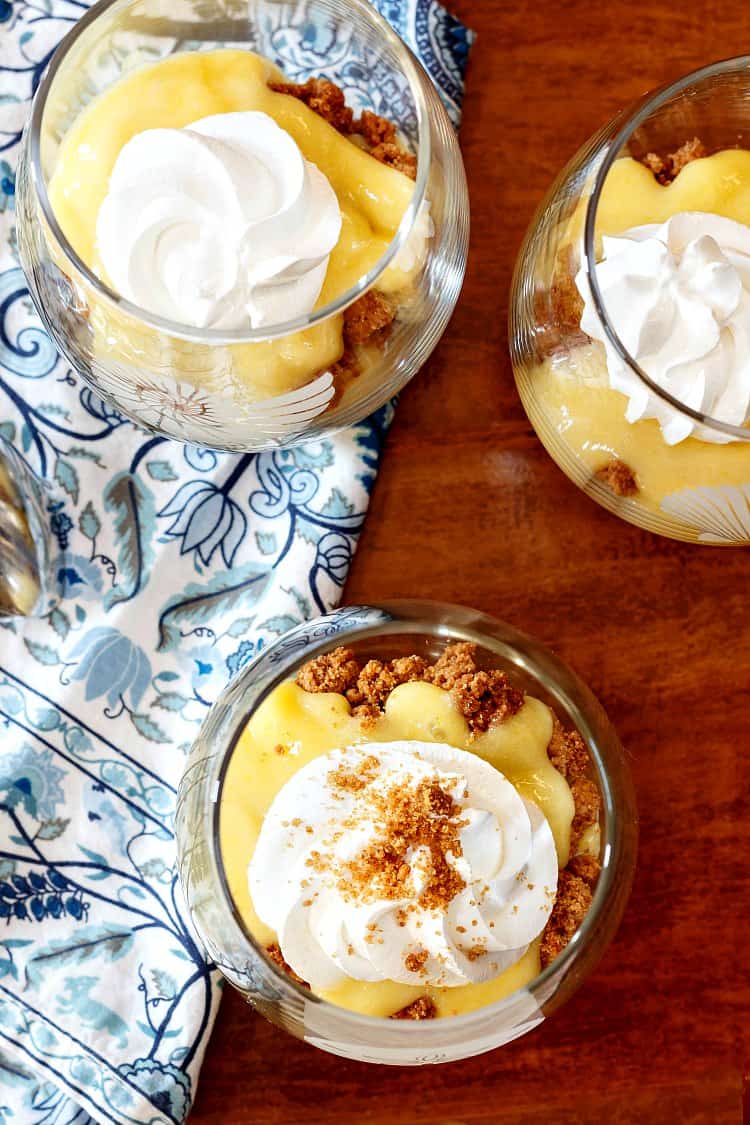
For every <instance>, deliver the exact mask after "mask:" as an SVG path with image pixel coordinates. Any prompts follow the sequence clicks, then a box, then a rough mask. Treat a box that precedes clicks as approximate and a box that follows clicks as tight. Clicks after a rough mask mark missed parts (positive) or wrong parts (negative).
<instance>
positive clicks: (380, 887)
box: [308, 758, 466, 911]
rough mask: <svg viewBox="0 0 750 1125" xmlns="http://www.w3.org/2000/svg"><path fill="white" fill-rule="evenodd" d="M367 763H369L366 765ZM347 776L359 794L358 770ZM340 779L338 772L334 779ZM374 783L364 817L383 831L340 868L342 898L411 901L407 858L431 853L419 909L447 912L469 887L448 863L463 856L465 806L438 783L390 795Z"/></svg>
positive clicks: (367, 787) (405, 784)
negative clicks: (354, 778) (353, 777)
mask: <svg viewBox="0 0 750 1125" xmlns="http://www.w3.org/2000/svg"><path fill="white" fill-rule="evenodd" d="M367 761H368V759H367V758H365V759H363V762H362V766H365V763H366V762H367ZM342 772H344V773H345V774H346V775H347V776H346V778H345V779H344V781H345V785H346V787H347V788H348V789H349V790H350V791H357V790H356V788H355V789H353V787H352V784H351V780H350V774H351V772H352V771H348V770H346V771H342ZM335 776H336V771H333V772H332V773H331V774H329V780H330V779H332V778H335ZM366 776H368V775H366ZM372 780H374V775H369V780H367V781H366V782H365V784H364V786H363V787H362V790H361V792H362V798H361V806H360V815H364V816H365V817H366V819H367V820H368V821H371V822H374V823H376V824H378V825H380V826H381V830H380V833H379V834H378V836H377V837H376V838H375V839H374V840H373V842H372V843H371V844H368V846H367V847H365V848H363V849H362V851H360V852H359V853H358V855H356V856H355V857H354V858H353V859H350V860H346V861H344V862H341V863H340V865H339V867H337V869H336V872H335V874H337V875H338V880H337V886H338V890H339V893H340V894H341V895H342V897H343V898H344V899H347V900H354V901H355V902H358V903H366V902H373V901H376V900H377V899H386V900H393V899H401V898H408V897H410V895H411V894H412V893H413V887H412V872H411V865H410V864H409V862H408V860H407V856H408V855H412V854H414V852H415V851H416V850H417V849H418V848H425V849H427V851H429V853H430V870H429V881H428V882H427V884H426V886H425V887H424V889H423V890H422V893H421V894H420V896H419V905H420V906H421V907H422V908H423V909H424V910H438V911H441V910H446V909H447V908H448V905H449V904H450V903H451V902H452V901H453V899H454V898H455V897H456V895H457V894H459V893H460V892H461V891H462V890H463V889H464V887H465V886H466V883H465V881H464V879H463V877H462V876H461V875H460V874H459V872H458V871H457V870H456V868H455V867H454V866H453V865H452V864H451V863H450V861H449V859H448V857H449V856H452V857H455V858H457V857H459V856H461V855H462V854H463V849H462V846H461V839H460V831H461V828H462V827H463V826H464V824H465V823H466V822H465V820H463V819H462V818H461V807H460V806H459V805H457V804H456V802H455V801H454V800H453V797H452V796H451V795H450V793H448V792H446V791H445V790H444V789H442V788H441V786H440V784H439V783H438V782H437V781H436V780H435V779H433V778H429V777H427V778H422V779H420V780H419V781H417V783H416V784H413V783H411V780H412V779H409V778H407V779H406V780H405V781H400V782H397V783H395V784H393V785H391V786H389V787H388V789H386V790H382V789H379V788H377V787H376V786H371V782H372ZM332 783H333V784H336V781H335V780H333V782H332ZM355 826H356V825H355ZM308 862H309V861H308ZM339 868H340V869H339Z"/></svg>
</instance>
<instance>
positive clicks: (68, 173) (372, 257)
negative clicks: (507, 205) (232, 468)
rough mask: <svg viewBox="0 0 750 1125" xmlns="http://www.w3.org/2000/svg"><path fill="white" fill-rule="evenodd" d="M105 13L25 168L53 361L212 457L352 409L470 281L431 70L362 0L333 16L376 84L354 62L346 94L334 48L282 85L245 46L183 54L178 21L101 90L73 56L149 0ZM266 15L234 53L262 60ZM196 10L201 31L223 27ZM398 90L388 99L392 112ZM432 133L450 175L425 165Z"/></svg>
mask: <svg viewBox="0 0 750 1125" xmlns="http://www.w3.org/2000/svg"><path fill="white" fill-rule="evenodd" d="M210 7H211V5H210V4H209V5H208V8H210ZM265 7H266V8H267V7H268V6H267V5H265ZM97 8H98V9H99V14H98V17H97V15H96V12H95V13H94V14H93V18H92V19H88V20H87V19H84V20H82V21H81V24H80V25H78V26H77V28H76V30H75V32H74V33H73V35H72V36H71V37H69V38H68V39H67V40H66V41H65V42H64V43H63V45H62V47H61V48H60V51H59V52H58V55H57V56H56V59H55V62H54V63H53V66H52V68H51V70H50V73H49V75H48V77H47V79H46V82H45V84H44V87H43V89H42V90H41V91H40V94H39V96H38V99H37V104H36V105H35V111H34V117H33V120H32V125H31V129H30V133H29V136H28V137H27V147H26V153H25V158H24V162H22V169H21V175H20V181H21V184H20V188H19V195H20V197H21V203H20V217H19V225H20V228H21V250H22V257H23V262H24V266H25V268H26V271H27V273H28V275H29V280H30V284H31V287H32V292H33V294H34V295H35V297H36V299H37V301H38V303H39V305H40V306H41V311H42V312H43V315H45V316H46V318H47V319H48V321H49V322H50V326H51V328H52V330H53V331H54V332H55V335H56V337H57V339H58V342H59V343H60V345H61V346H62V348H63V350H64V351H66V353H67V354H68V355H69V358H71V360H72V361H73V363H74V365H75V366H77V367H78V368H79V369H80V370H81V371H82V373H83V374H84V375H88V377H89V378H91V379H93V381H94V382H95V383H96V384H97V388H98V389H99V390H102V391H104V392H105V393H108V394H109V395H110V396H111V397H112V398H113V399H114V400H115V403H116V405H117V406H118V407H119V408H121V409H124V410H125V412H126V413H132V414H133V415H135V416H136V418H137V419H138V420H140V421H142V422H143V423H145V424H146V425H150V426H151V427H152V428H155V429H163V430H165V432H169V433H171V434H173V435H174V436H178V437H185V438H186V439H190V438H191V437H193V436H194V437H196V438H197V437H199V436H201V437H202V438H203V439H204V440H205V439H206V438H207V437H210V438H211V439H212V440H211V441H210V442H209V444H212V445H216V446H226V447H227V448H239V447H248V448H251V447H253V446H254V445H258V446H262V445H263V444H264V443H265V442H269V443H273V442H274V440H276V442H278V441H281V440H288V439H293V438H295V437H297V438H299V437H300V435H301V434H303V433H305V432H308V433H309V430H310V428H311V427H312V426H313V425H314V427H315V428H316V429H317V428H319V427H320V426H321V425H326V426H330V425H331V424H333V422H334V421H336V420H338V418H340V421H339V424H343V423H344V422H346V421H349V420H351V419H352V417H353V416H355V415H356V417H362V416H363V415H364V414H365V413H366V412H367V410H369V409H372V408H373V406H376V405H379V404H380V403H382V402H383V401H385V399H386V398H387V397H388V395H389V394H390V393H392V390H393V386H392V383H393V381H394V380H395V381H397V382H399V383H401V382H403V381H404V380H405V378H408V377H409V376H410V375H411V374H413V370H412V368H413V365H414V356H413V355H412V354H407V351H408V352H411V351H414V350H415V349H414V336H415V333H416V332H417V331H418V328H419V326H421V325H422V323H423V321H424V319H425V318H426V317H432V315H433V314H435V315H437V316H438V320H439V322H440V323H439V325H438V326H437V334H436V332H435V329H434V328H433V325H432V324H430V326H429V329H428V333H427V335H428V347H427V351H428V350H429V348H430V347H431V346H434V343H435V342H436V340H437V336H438V335H439V332H440V331H442V327H444V323H445V321H446V320H447V316H448V315H449V311H450V309H449V308H448V305H450V307H451V308H452V303H453V302H454V300H455V296H457V292H458V287H459V286H460V274H461V272H462V269H463V257H464V255H465V235H466V230H465V226H466V215H465V185H464V182H463V172H462V168H461V164H460V157H459V156H458V153H457V147H456V143H455V137H454V135H453V132H452V130H451V127H450V124H449V123H447V118H446V115H445V110H444V109H443V108H442V106H441V105H440V101H439V98H438V97H437V94H436V92H435V91H434V89H433V88H432V86H431V84H430V83H429V80H425V78H424V76H423V75H422V73H420V71H419V70H418V68H416V67H415V66H414V64H413V62H412V60H411V58H410V56H409V53H408V51H407V50H406V48H405V47H404V46H403V44H401V43H400V41H399V40H398V39H397V37H396V36H395V34H394V33H393V32H392V31H391V30H390V28H388V25H387V24H385V22H384V21H383V20H382V19H381V17H380V16H379V15H378V14H377V12H375V11H374V10H373V9H372V8H371V7H370V5H368V4H365V3H355V4H353V5H347V6H346V9H347V10H346V12H344V11H343V8H342V13H341V16H340V20H341V22H342V23H344V22H346V24H347V25H348V26H347V32H348V38H349V49H350V50H351V51H352V52H353V54H354V55H355V56H358V54H359V53H360V52H361V51H362V50H363V49H364V48H365V47H367V49H368V51H369V52H370V54H369V55H368V56H367V57H368V60H369V65H370V66H371V68H372V77H371V85H370V88H369V89H368V88H367V83H364V84H363V83H362V81H361V74H362V72H364V70H365V68H364V64H363V65H362V66H361V67H360V71H359V72H358V75H359V76H360V81H359V85H358V86H356V87H355V88H354V89H353V90H352V91H351V92H350V91H348V90H345V89H343V88H342V85H341V81H343V80H340V81H339V82H337V81H335V80H332V79H331V78H330V77H328V76H327V75H326V73H325V72H324V70H325V57H324V55H321V56H319V60H320V64H321V69H319V71H318V72H316V73H312V74H310V75H309V76H308V77H303V76H302V75H300V74H299V72H298V69H296V70H295V76H294V77H295V80H294V81H291V80H290V79H289V78H288V77H287V76H286V75H285V73H284V72H283V70H281V69H280V68H279V67H278V66H277V65H276V64H275V63H274V61H273V59H272V58H271V57H269V56H266V55H263V54H261V53H258V51H257V50H250V49H244V45H243V49H237V47H236V46H229V45H228V44H222V43H219V44H218V49H217V45H216V44H214V43H206V45H205V48H204V47H203V46H202V45H201V44H196V43H195V42H193V43H192V45H191V44H185V43H184V40H177V39H175V38H173V37H172V36H171V34H170V33H171V32H172V31H173V30H174V29H173V28H171V27H170V24H169V20H168V19H165V20H162V21H160V22H159V24H158V34H156V33H155V32H154V31H153V30H152V31H151V32H150V33H149V35H148V36H146V39H147V40H148V42H149V43H155V44H156V46H154V48H153V50H152V51H151V55H152V56H153V54H154V53H156V54H158V55H161V56H162V57H159V58H158V61H156V62H153V61H151V62H150V63H148V64H146V63H143V64H142V65H136V66H135V67H132V66H128V67H123V71H122V73H120V74H118V75H117V76H116V80H115V81H112V80H111V77H112V76H111V74H110V72H109V70H108V71H107V72H106V79H105V78H104V77H102V76H98V83H99V86H100V88H99V89H98V90H97V91H96V94H95V96H93V97H91V94H90V90H89V88H88V87H87V86H86V79H87V78H88V79H90V77H91V74H90V72H91V67H90V66H89V67H88V68H87V66H81V62H82V56H83V60H84V61H85V62H86V63H88V61H89V58H88V56H89V55H91V56H93V55H94V54H95V52H100V51H101V38H102V35H106V36H108V37H109V38H111V39H114V38H115V37H116V35H117V33H118V30H119V32H120V33H121V32H122V30H123V27H130V26H132V25H133V24H134V23H137V22H138V19H139V18H141V11H140V10H141V8H143V9H144V11H145V10H146V9H147V5H144V4H141V2H140V0H115V2H114V3H105V4H103V5H98V6H97ZM255 8H257V9H258V12H257V14H256V13H255ZM262 8H264V5H263V4H262V3H258V4H256V5H253V4H251V5H249V9H248V18H247V19H242V20H238V21H237V24H238V28H239V33H238V34H235V35H233V36H232V37H231V40H230V42H232V43H236V41H237V40H238V39H241V38H242V37H243V34H242V33H244V37H245V38H246V39H247V42H248V45H249V44H250V43H252V44H254V45H256V44H259V45H261V46H263V45H264V43H265V42H266V40H267V41H268V42H267V46H268V48H269V51H270V50H271V49H272V47H273V43H274V41H275V40H274V38H273V36H269V35H268V33H267V32H266V34H265V36H264V34H263V31H264V28H265V27H266V24H267V15H266V20H265V22H262V16H263V13H262V12H261V11H260V9H262ZM315 8H316V5H315V4H313V5H311V14H310V16H309V18H310V19H311V20H312V21H313V23H312V26H313V27H314V26H315ZM323 8H325V11H326V15H327V18H328V19H329V20H330V11H329V6H328V5H321V12H320V13H319V14H318V19H319V20H322V9H323ZM201 12H202V13H203V14H202V16H201V15H199V16H198V17H197V18H198V21H199V23H198V26H199V27H200V26H201V21H203V22H205V23H206V24H207V25H208V26H207V29H206V30H207V31H209V30H210V31H212V33H213V32H215V28H213V27H212V25H211V20H210V18H209V17H210V12H209V11H208V10H206V12H204V11H203V9H201ZM254 14H256V18H257V21H258V22H257V24H256V23H254V21H253V16H254ZM217 18H218V9H217ZM290 18H291V17H290ZM151 26H152V27H153V21H152V24H151ZM277 30H278V29H277ZM378 37H380V38H378ZM206 38H208V36H206ZM376 41H377V42H379V43H380V46H379V48H377V49H376V47H375V43H376ZM198 47H201V49H197V48H198ZM373 52H374V54H373ZM144 57H145V54H144ZM345 61H346V60H341V59H339V58H337V59H336V60H335V66H336V68H337V69H336V75H337V76H339V77H340V74H341V73H343V74H344V75H346V73H347V69H346V66H345V65H344V63H345ZM79 69H80V70H81V71H83V73H82V74H81V77H80V79H79V81H78V83H77V82H76V75H77V74H78V71H79ZM87 69H88V73H87ZM376 72H377V73H378V75H379V77H377V78H376V77H375V73H376ZM94 73H95V76H96V75H97V72H96V70H95V69H94ZM386 79H387V80H388V81H390V83H391V85H392V91H391V94H392V96H391V98H390V104H392V105H393V107H394V108H393V111H389V112H387V113H383V112H380V110H381V109H388V100H387V99H386V98H385V97H384V96H383V94H382V93H381V91H380V86H379V83H380V82H385V81H386ZM352 102H354V104H352ZM81 103H84V104H81ZM376 104H377V111H376V109H375V108H373V107H374V106H376ZM436 106H437V107H439V108H437V109H436ZM429 113H432V114H435V113H436V114H437V119H436V121H435V122H434V123H433V122H430V120H429V119H428V114H429ZM399 115H401V116H399ZM436 128H437V132H438V134H439V137H437V136H436V139H437V140H439V142H440V143H441V144H443V145H447V146H448V147H449V149H450V151H449V159H448V163H447V168H448V173H449V175H448V181H446V180H445V179H444V169H441V170H437V169H435V168H434V167H433V166H432V161H433V158H434V157H435V156H436V155H440V145H439V144H438V145H436V146H433V145H432V144H431V134H432V133H433V132H434V131H435V129H436ZM441 129H442V133H441V132H440V130H441ZM435 148H437V150H438V151H437V152H436V151H435ZM447 187H450V189H451V190H452V191H453V192H454V193H455V195H454V198H453V200H452V201H451V202H448V201H447V197H446V196H445V195H444V192H445V189H446V188H447ZM462 193H463V194H462ZM446 239H447V242H446ZM449 244H450V245H449ZM443 255H447V257H446V259H445V261H444V262H443V263H442V266H441V268H446V267H447V266H449V265H453V264H454V258H455V256H456V255H457V257H458V259H460V260H461V264H460V266H459V275H458V276H456V277H454V278H453V279H452V281H451V283H450V284H449V285H448V287H447V290H446V292H445V293H444V294H443V295H442V297H440V298H438V296H437V295H436V294H434V293H432V292H430V291H429V288H430V276H431V273H432V270H433V268H434V266H435V265H436V263H437V259H439V258H441V256H443ZM446 302H447V303H446ZM437 305H439V306H440V310H442V311H439V312H438V310H437ZM416 351H417V352H421V353H422V354H421V355H417V357H416V358H417V359H423V358H424V355H425V354H426V350H425V349H424V348H419V349H416ZM375 399H378V401H377V402H376V401H375ZM199 430H200V434H199V433H198V431H199Z"/></svg>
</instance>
